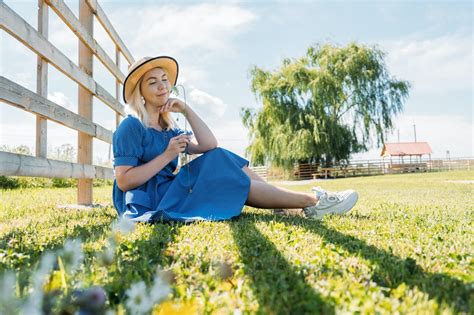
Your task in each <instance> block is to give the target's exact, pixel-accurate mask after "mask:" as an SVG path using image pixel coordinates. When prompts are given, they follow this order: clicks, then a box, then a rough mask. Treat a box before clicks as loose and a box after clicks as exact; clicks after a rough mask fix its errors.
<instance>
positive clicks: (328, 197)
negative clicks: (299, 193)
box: [319, 191, 343, 203]
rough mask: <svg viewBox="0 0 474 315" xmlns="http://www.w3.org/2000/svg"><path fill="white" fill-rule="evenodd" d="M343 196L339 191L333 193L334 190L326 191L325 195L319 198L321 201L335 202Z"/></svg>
mask: <svg viewBox="0 0 474 315" xmlns="http://www.w3.org/2000/svg"><path fill="white" fill-rule="evenodd" d="M342 199H343V198H342V197H341V196H340V195H339V194H338V193H333V192H327V191H325V192H324V194H323V195H321V197H320V198H319V201H320V202H321V203H333V202H339V201H341V200H342Z"/></svg>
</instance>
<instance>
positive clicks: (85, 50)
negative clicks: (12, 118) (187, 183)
mask: <svg viewBox="0 0 474 315" xmlns="http://www.w3.org/2000/svg"><path fill="white" fill-rule="evenodd" d="M0 8H1V12H2V14H1V28H2V30H4V31H6V32H7V33H9V34H10V35H11V36H12V37H14V38H15V39H17V40H18V41H19V42H20V43H22V44H23V45H25V46H26V47H28V48H29V49H30V50H31V51H33V52H34V53H35V54H36V55H37V69H36V72H37V80H36V82H37V85H36V93H35V92H32V91H30V90H28V89H26V88H24V87H23V86H21V85H19V84H16V83H15V82H12V81H11V80H8V79H7V78H5V77H3V76H2V77H0V100H1V101H3V103H4V104H9V105H12V106H15V107H18V108H20V109H22V110H25V111H27V112H30V113H33V114H35V115H36V117H37V118H36V152H35V153H36V154H35V157H31V156H26V155H21V154H15V153H8V152H2V151H0V175H16V176H39V177H59V178H78V179H79V180H78V193H77V200H78V203H79V204H92V180H93V179H96V178H100V179H112V178H113V176H114V175H113V170H112V169H111V168H107V167H100V166H94V165H92V157H93V155H92V139H93V138H94V137H95V138H97V139H99V140H102V141H104V142H106V143H109V144H110V143H111V142H112V131H111V130H108V129H106V128H104V127H102V126H100V125H99V124H96V123H94V122H93V119H92V103H93V97H96V98H98V99H99V100H101V101H102V102H103V103H105V104H106V105H107V106H109V107H110V108H111V109H112V110H113V111H114V112H115V120H116V125H118V124H119V122H120V119H121V117H122V116H125V111H124V106H123V105H122V104H121V103H120V101H119V99H120V94H121V93H120V91H121V85H122V83H123V81H124V79H125V75H124V74H123V73H122V72H121V70H120V56H123V57H125V59H126V60H127V62H128V64H131V63H133V61H134V59H133V57H132V55H131V53H130V51H129V50H128V49H127V47H126V46H125V44H124V43H123V41H122V40H121V39H120V37H119V36H118V34H117V32H116V31H115V29H114V28H113V26H112V24H111V23H110V21H109V19H108V18H107V16H106V15H105V13H104V11H103V10H102V8H101V7H100V5H99V4H98V3H97V0H80V1H79V17H76V16H75V15H74V13H73V12H72V10H71V9H70V8H69V7H68V6H67V5H66V4H65V3H64V1H62V0H39V1H38V29H35V28H34V27H33V26H31V25H30V24H28V23H27V22H26V21H25V20H24V19H23V18H22V17H21V16H20V15H18V14H17V13H16V12H15V11H14V10H12V9H11V8H10V7H9V6H8V5H6V4H5V3H4V2H3V1H1V2H0ZM49 8H51V9H52V10H53V11H54V12H55V13H56V14H57V15H58V16H59V17H60V18H61V20H62V21H63V22H64V23H65V24H66V25H67V26H68V27H69V28H70V29H71V30H72V32H73V33H74V34H75V35H76V36H77V40H78V42H79V62H78V65H76V64H75V63H74V62H73V61H72V60H70V59H69V58H68V56H66V55H65V54H64V53H62V52H61V51H60V50H59V49H57V48H56V47H55V46H54V45H53V44H52V43H51V42H49V41H48V10H49ZM94 17H95V18H96V20H97V21H98V22H99V23H100V24H101V25H102V27H103V28H104V29H105V31H106V32H107V34H108V35H109V37H110V39H111V40H112V41H113V43H114V44H115V56H114V57H115V60H112V58H111V57H110V56H109V55H107V53H106V52H105V50H104V49H103V48H102V47H101V46H100V45H99V44H98V43H97V41H96V40H95V39H94V37H93V34H94V32H93V30H94ZM94 55H95V56H96V57H97V59H98V60H99V61H100V62H101V63H102V64H103V65H104V66H105V68H106V69H107V70H108V71H109V72H110V74H111V75H112V76H113V77H114V78H115V82H116V84H115V95H111V94H110V93H109V92H108V91H107V90H106V89H105V88H103V87H102V86H101V85H100V84H99V83H97V82H96V81H95V80H94V77H93V59H94V58H93V56H94ZM49 64H51V65H53V66H54V67H55V68H57V69H58V70H59V71H61V72H62V73H64V74H65V75H66V76H67V77H69V78H70V79H71V80H73V81H74V82H76V83H77V84H78V112H77V114H76V113H74V112H72V111H70V110H68V109H66V108H64V107H62V106H60V105H58V104H56V103H54V102H52V101H50V100H48V99H47V91H48V65H49ZM31 70H32V71H33V69H31ZM47 120H51V121H54V122H57V123H59V124H61V125H63V126H66V127H69V128H71V129H73V130H76V131H78V153H77V163H69V162H62V161H56V160H51V159H47V156H46V151H47Z"/></svg>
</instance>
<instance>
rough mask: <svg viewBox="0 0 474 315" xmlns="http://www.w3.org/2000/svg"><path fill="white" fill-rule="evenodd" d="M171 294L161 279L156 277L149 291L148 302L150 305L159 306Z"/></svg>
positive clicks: (167, 285)
mask: <svg viewBox="0 0 474 315" xmlns="http://www.w3.org/2000/svg"><path fill="white" fill-rule="evenodd" d="M170 293H171V288H170V286H169V284H168V283H167V282H166V281H165V280H164V279H163V278H162V277H161V276H159V275H158V276H156V277H155V281H154V283H153V286H152V287H151V290H150V300H151V303H152V304H159V303H161V302H162V301H163V300H165V299H166V298H167V297H168V295H169V294H170Z"/></svg>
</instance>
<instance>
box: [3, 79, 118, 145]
mask: <svg viewBox="0 0 474 315" xmlns="http://www.w3.org/2000/svg"><path fill="white" fill-rule="evenodd" d="M0 99H1V100H3V101H5V102H7V103H9V104H11V105H13V106H16V107H18V108H21V109H23V110H25V111H28V112H30V113H34V114H37V115H41V116H44V117H47V118H48V119H51V120H53V121H55V122H57V123H59V124H61V125H63V126H66V127H69V128H71V129H74V130H77V131H82V132H84V133H87V134H88V135H90V136H93V137H96V138H97V139H100V140H102V141H105V142H107V143H112V131H110V130H108V129H106V128H104V127H102V126H100V125H98V124H96V123H94V122H92V121H90V120H88V119H86V118H83V117H81V116H79V115H78V114H76V113H74V112H72V111H70V110H68V109H66V108H64V107H62V106H60V105H58V104H56V103H54V102H52V101H50V100H48V99H47V98H44V97H42V96H40V95H38V94H36V93H33V92H32V91H30V90H28V89H26V88H24V87H22V86H21V85H19V84H16V83H15V82H13V81H10V80H8V79H7V78H5V77H2V76H0Z"/></svg>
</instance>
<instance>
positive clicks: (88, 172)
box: [0, 151, 114, 179]
mask: <svg viewBox="0 0 474 315" xmlns="http://www.w3.org/2000/svg"><path fill="white" fill-rule="evenodd" d="M0 175H1V176H33V177H48V178H54V177H57V178H79V179H81V178H87V179H99V178H100V179H113V178H114V172H113V169H111V168H108V167H102V166H95V165H85V164H78V163H70V162H64V161H56V160H50V159H45V158H38V157H34V156H28V155H23V154H16V153H9V152H3V151H0Z"/></svg>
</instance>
